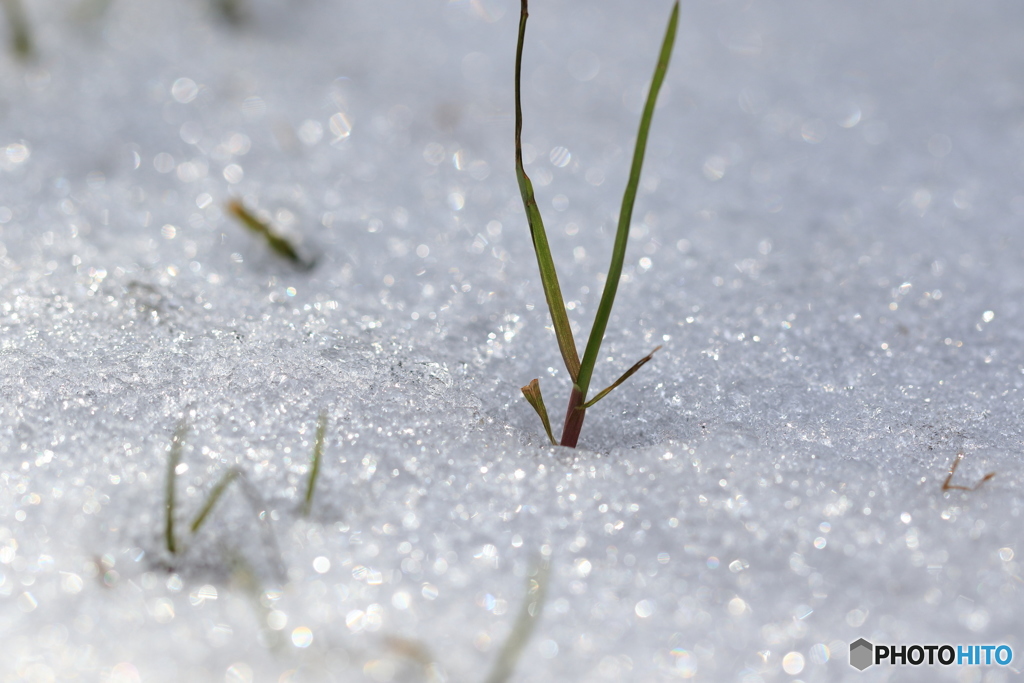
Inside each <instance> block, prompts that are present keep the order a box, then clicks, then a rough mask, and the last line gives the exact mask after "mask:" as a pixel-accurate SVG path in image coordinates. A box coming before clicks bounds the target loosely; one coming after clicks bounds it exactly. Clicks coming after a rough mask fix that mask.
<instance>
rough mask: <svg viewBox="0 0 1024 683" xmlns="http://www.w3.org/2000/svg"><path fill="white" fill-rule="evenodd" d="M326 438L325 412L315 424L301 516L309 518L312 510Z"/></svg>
mask: <svg viewBox="0 0 1024 683" xmlns="http://www.w3.org/2000/svg"><path fill="white" fill-rule="evenodd" d="M326 436H327V411H326V410H325V411H323V412H321V413H320V417H319V419H317V422H316V440H315V441H314V442H313V457H312V461H313V462H312V464H311V465H310V470H309V483H308V484H307V485H306V500H305V502H303V504H302V516H303V517H309V513H310V511H311V510H312V509H313V491H315V490H316V480H317V477H319V476H320V460H321V459H322V458H323V454H324V438H325V437H326Z"/></svg>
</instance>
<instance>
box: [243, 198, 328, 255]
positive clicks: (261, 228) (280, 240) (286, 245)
mask: <svg viewBox="0 0 1024 683" xmlns="http://www.w3.org/2000/svg"><path fill="white" fill-rule="evenodd" d="M227 208H228V212H229V213H230V214H231V215H232V216H234V217H235V218H237V219H238V221H239V222H240V223H241V224H242V225H244V226H245V227H247V228H248V229H249V230H251V231H252V232H254V233H256V234H257V235H260V236H261V237H263V239H264V240H265V241H266V242H267V246H269V247H270V249H271V251H273V252H274V253H275V254H277V255H278V256H280V257H281V258H283V259H287V260H288V261H291V263H292V264H293V265H294V266H295V267H296V268H299V269H300V270H310V269H312V268H313V266H315V265H316V261H315V260H308V261H307V260H306V259H304V258H303V257H302V256H300V255H299V251H298V249H296V248H295V245H293V244H292V243H291V242H290V241H288V239H287V238H285V237H282V236H281V235H279V234H277V232H276V231H275V230H274V229H273V228H272V227H271V226H270V224H269V223H267V222H266V221H264V220H263V219H261V218H259V217H258V216H256V214H254V213H253V212H252V211H250V210H249V209H247V208H245V205H244V204H242V202H241V201H240V200H238V199H232V200H231V201H229V202H228V207H227Z"/></svg>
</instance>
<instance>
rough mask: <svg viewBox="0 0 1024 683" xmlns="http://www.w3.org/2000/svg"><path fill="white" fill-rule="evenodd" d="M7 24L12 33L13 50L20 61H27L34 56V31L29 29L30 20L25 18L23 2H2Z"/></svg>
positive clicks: (12, 0) (16, 0)
mask: <svg viewBox="0 0 1024 683" xmlns="http://www.w3.org/2000/svg"><path fill="white" fill-rule="evenodd" d="M2 1H3V5H4V10H5V12H4V13H5V14H6V15H7V24H8V26H9V27H10V31H11V50H12V51H13V52H14V55H15V56H16V57H18V58H19V59H27V58H29V57H31V56H32V53H33V51H34V48H33V47H32V31H31V29H30V28H29V24H28V18H27V17H26V16H25V8H24V6H23V5H22V4H21V0H2Z"/></svg>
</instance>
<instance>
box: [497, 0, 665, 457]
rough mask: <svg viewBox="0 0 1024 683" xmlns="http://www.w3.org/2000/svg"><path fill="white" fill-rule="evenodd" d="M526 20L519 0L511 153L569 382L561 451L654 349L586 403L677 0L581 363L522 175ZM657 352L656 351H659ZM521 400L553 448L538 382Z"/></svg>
mask: <svg viewBox="0 0 1024 683" xmlns="http://www.w3.org/2000/svg"><path fill="white" fill-rule="evenodd" d="M528 16H529V12H528V8H527V0H522V9H521V11H520V18H519V41H518V44H517V46H516V74H515V108H516V125H515V153H516V162H515V163H516V179H517V180H518V182H519V192H520V194H521V195H522V197H523V207H524V209H525V210H526V219H527V223H529V226H530V236H531V238H532V240H533V249H534V252H535V253H536V255H537V265H538V266H539V267H540V279H541V284H542V285H543V288H544V298H545V300H546V301H547V305H548V311H549V312H550V314H551V321H552V324H553V327H554V330H555V337H556V339H557V340H558V349H559V351H560V352H561V354H562V361H563V362H564V363H565V368H566V370H568V371H569V377H570V378H571V379H572V383H573V385H572V393H571V394H570V396H569V406H568V408H567V409H566V413H565V422H564V423H563V426H562V440H561V445H562V446H569V447H572V448H575V447H576V443H577V441H578V440H579V436H580V431H581V430H582V428H583V419H584V417H585V416H586V410H587V408H589V407H591V406H593V405H594V404H595V403H597V402H598V401H599V400H601V399H602V398H604V397H605V396H607V395H608V393H609V392H611V391H612V390H613V389H615V388H616V387H617V386H619V385H620V384H622V383H623V382H624V381H626V380H627V379H629V377H630V376H631V375H633V373H635V372H636V371H637V370H639V369H640V367H641V366H643V365H644V364H645V363H647V362H648V361H649V360H650V359H651V356H652V355H653V354H654V352H655V351H657V350H658V349H657V348H656V349H654V351H651V353H650V354H648V355H647V356H645V357H644V358H642V359H641V360H639V361H638V362H637V363H636V364H634V365H633V367H631V368H630V369H629V370H627V371H626V372H625V373H624V374H623V375H622V376H621V377H619V379H617V380H616V381H615V382H614V383H612V384H611V385H610V386H609V387H608V388H606V389H604V390H602V391H600V392H598V394H597V395H596V396H594V398H592V399H590V400H589V401H588V400H587V392H588V391H589V390H590V381H591V379H592V377H593V372H594V366H595V364H596V363H597V357H598V353H599V352H600V350H601V342H602V341H603V340H604V334H605V330H606V329H607V327H608V320H609V319H610V317H611V312H612V304H613V303H614V302H615V293H616V291H617V289H618V286H619V279H620V278H621V276H622V267H623V264H624V263H625V258H626V243H627V241H628V240H629V225H630V221H631V220H632V216H633V204H634V202H635V200H636V193H637V188H638V187H639V183H640V171H641V169H642V168H643V162H644V153H645V151H646V149H647V136H648V133H649V131H650V128H651V119H652V117H653V116H654V106H655V103H656V102H657V99H658V92H659V91H660V90H661V85H662V83H663V82H664V80H665V73H666V72H667V71H668V63H669V58H670V57H671V55H672V46H673V44H674V43H675V37H676V27H677V25H678V23H679V2H678V0H676V2H675V4H674V5H673V7H672V14H671V15H670V16H669V20H668V26H667V28H666V29H665V37H664V39H663V40H662V44H661V51H660V53H659V55H658V63H657V65H656V66H655V69H654V77H653V79H652V81H651V87H650V90H649V91H648V94H647V101H646V102H645V103H644V109H643V114H642V115H641V117H640V129H639V132H638V133H637V137H636V146H635V148H634V150H633V162H632V166H631V167H630V171H629V180H628V181H627V182H626V190H625V193H624V194H623V197H622V206H621V209H620V211H619V222H618V227H617V229H616V233H615V244H614V247H613V248H612V259H611V265H609V267H608V275H607V277H606V278H605V284H604V291H603V292H602V293H601V301H600V303H599V304H598V308H597V313H596V315H595V316H594V323H593V326H592V327H591V329H590V336H589V338H588V339H587V345H586V347H585V348H584V351H583V358H582V360H581V359H580V357H579V353H578V352H577V350H576V341H575V339H574V338H573V334H572V328H571V326H570V325H569V315H568V313H567V311H566V307H565V299H564V298H563V297H562V290H561V287H560V286H559V284H558V275H557V273H556V271H555V263H554V259H553V258H552V256H551V249H550V247H549V245H548V238H547V233H546V232H545V230H544V222H543V220H542V219H541V215H540V209H539V208H538V207H537V200H536V197H535V196H534V192H533V184H532V183H531V182H530V178H529V177H528V176H527V175H526V171H525V169H524V168H523V150H522V130H523V111H522V105H521V98H520V89H521V88H520V82H521V74H522V62H523V42H524V40H525V37H526V20H527V17H528ZM658 348H660V347H658ZM522 392H523V396H524V397H525V398H526V400H527V401H528V402H529V403H530V405H531V406H533V408H534V410H536V411H537V414H538V415H539V416H540V418H541V422H543V423H544V429H545V431H546V432H547V434H548V438H549V439H551V442H552V443H554V442H555V439H554V436H553V434H552V432H551V425H550V420H549V419H548V417H547V409H546V408H545V407H544V400H543V399H542V398H541V393H540V383H539V381H538V380H536V379H535V380H533V381H532V382H530V383H529V384H528V385H526V386H525V387H523V388H522Z"/></svg>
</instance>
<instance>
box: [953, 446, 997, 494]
mask: <svg viewBox="0 0 1024 683" xmlns="http://www.w3.org/2000/svg"><path fill="white" fill-rule="evenodd" d="M963 459H964V452H963V451H960V452H959V453H957V454H956V458H955V459H954V460H953V464H952V465H950V466H949V474H948V475H946V481H944V482H942V492H943V493H945V492H946V491H977V490H978V489H979V488H981V485H982V484H984V483H985V482H986V481H988V480H989V479H991V478H992V477H994V476H996V473H995V472H989V473H988V474H986V475H985V476H984V477H982V478H981V481H979V482H978V483H977V484H975V485H974V486H958V485H956V484H950V483H949V482H951V481H953V475H954V474H956V468H957V467H959V466H960V461H961V460H963Z"/></svg>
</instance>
